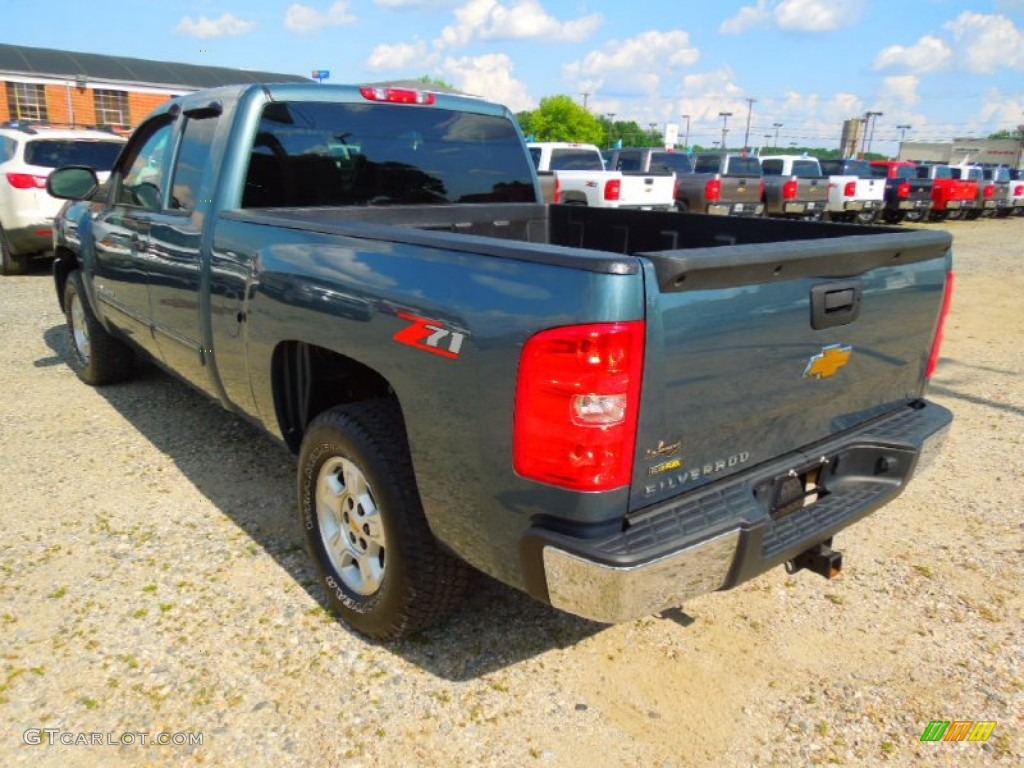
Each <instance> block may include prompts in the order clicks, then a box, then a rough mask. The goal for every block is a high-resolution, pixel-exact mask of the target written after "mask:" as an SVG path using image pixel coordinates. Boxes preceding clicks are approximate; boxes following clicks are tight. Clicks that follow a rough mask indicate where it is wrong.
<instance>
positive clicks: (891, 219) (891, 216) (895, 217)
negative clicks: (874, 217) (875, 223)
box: [882, 211, 907, 224]
mask: <svg viewBox="0 0 1024 768" xmlns="http://www.w3.org/2000/svg"><path fill="white" fill-rule="evenodd" d="M906 215H907V214H906V213H905V212H903V211H886V212H885V213H883V214H882V220H883V221H885V223H886V224H899V223H900V222H901V221H903V219H904V218H905V217H906Z"/></svg>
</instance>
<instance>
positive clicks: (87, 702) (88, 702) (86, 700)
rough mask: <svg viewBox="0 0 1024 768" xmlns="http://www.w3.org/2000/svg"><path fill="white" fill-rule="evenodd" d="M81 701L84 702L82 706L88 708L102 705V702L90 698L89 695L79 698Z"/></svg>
mask: <svg viewBox="0 0 1024 768" xmlns="http://www.w3.org/2000/svg"><path fill="white" fill-rule="evenodd" d="M79 701H80V702H81V703H82V706H83V707H85V708H86V709H96V707H98V706H99V705H100V703H99V702H98V701H96V699H90V698H88V697H86V698H84V699H79Z"/></svg>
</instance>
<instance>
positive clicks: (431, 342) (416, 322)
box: [392, 312, 466, 360]
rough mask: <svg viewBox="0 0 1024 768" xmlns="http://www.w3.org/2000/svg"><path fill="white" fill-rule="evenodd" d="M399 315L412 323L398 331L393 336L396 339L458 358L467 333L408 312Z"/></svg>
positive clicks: (418, 347)
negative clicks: (450, 328)
mask: <svg viewBox="0 0 1024 768" xmlns="http://www.w3.org/2000/svg"><path fill="white" fill-rule="evenodd" d="M398 316H399V317H400V318H402V319H403V320H409V321H410V322H412V325H410V326H408V327H406V328H403V329H402V330H400V331H399V332H398V333H396V334H395V335H394V336H393V337H392V338H393V339H394V340H395V341H397V342H398V343H400V344H408V345H409V346H410V347H415V348H416V349H422V350H423V351H424V352H433V353H434V354H435V355H441V356H442V357H450V358H452V359H456V360H457V359H458V357H459V352H460V351H461V350H462V341H463V339H465V338H466V334H464V333H459V332H458V331H452V330H449V329H447V328H445V327H444V325H442V324H441V323H440V322H438V321H437V320H430V319H429V318H426V317H417V316H416V315H412V314H409V313H408V312H399V313H398Z"/></svg>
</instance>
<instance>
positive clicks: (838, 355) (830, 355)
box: [804, 344, 853, 379]
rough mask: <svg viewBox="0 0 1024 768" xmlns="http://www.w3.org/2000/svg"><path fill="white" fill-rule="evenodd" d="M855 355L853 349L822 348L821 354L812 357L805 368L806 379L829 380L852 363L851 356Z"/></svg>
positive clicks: (831, 346)
mask: <svg viewBox="0 0 1024 768" xmlns="http://www.w3.org/2000/svg"><path fill="white" fill-rule="evenodd" d="M852 354H853V347H851V346H845V347H844V346H842V345H841V344H831V345H829V346H827V347H822V349H821V352H819V353H818V354H816V355H811V359H810V360H808V361H807V367H806V368H804V378H812V379H828V378H831V377H832V376H835V375H836V373H837V372H838V371H839V369H840V368H842V367H843V366H844V365H846V364H847V363H848V362H850V355H852Z"/></svg>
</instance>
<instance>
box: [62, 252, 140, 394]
mask: <svg viewBox="0 0 1024 768" xmlns="http://www.w3.org/2000/svg"><path fill="white" fill-rule="evenodd" d="M64 315H65V317H66V319H67V324H68V331H69V333H70V336H71V363H72V367H73V368H74V369H75V373H77V374H78V378H80V379H81V380H82V381H84V382H85V383H86V384H92V385H93V386H98V385H101V384H114V383H116V382H118V381H124V380H125V379H127V378H128V377H129V376H131V374H132V370H133V369H134V364H135V355H134V353H133V352H132V350H131V348H130V347H129V346H128V345H127V344H125V343H124V342H123V341H121V340H120V339H116V338H114V337H113V336H111V335H110V334H109V333H107V331H106V329H105V328H104V327H103V326H102V325H101V324H100V321H99V320H97V319H96V315H94V314H93V312H92V309H91V308H90V307H89V301H88V299H87V298H86V296H85V290H84V288H83V284H82V276H81V274H79V272H78V270H75V271H74V272H72V273H71V274H70V275H68V280H67V282H66V283H65V284H64Z"/></svg>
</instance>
